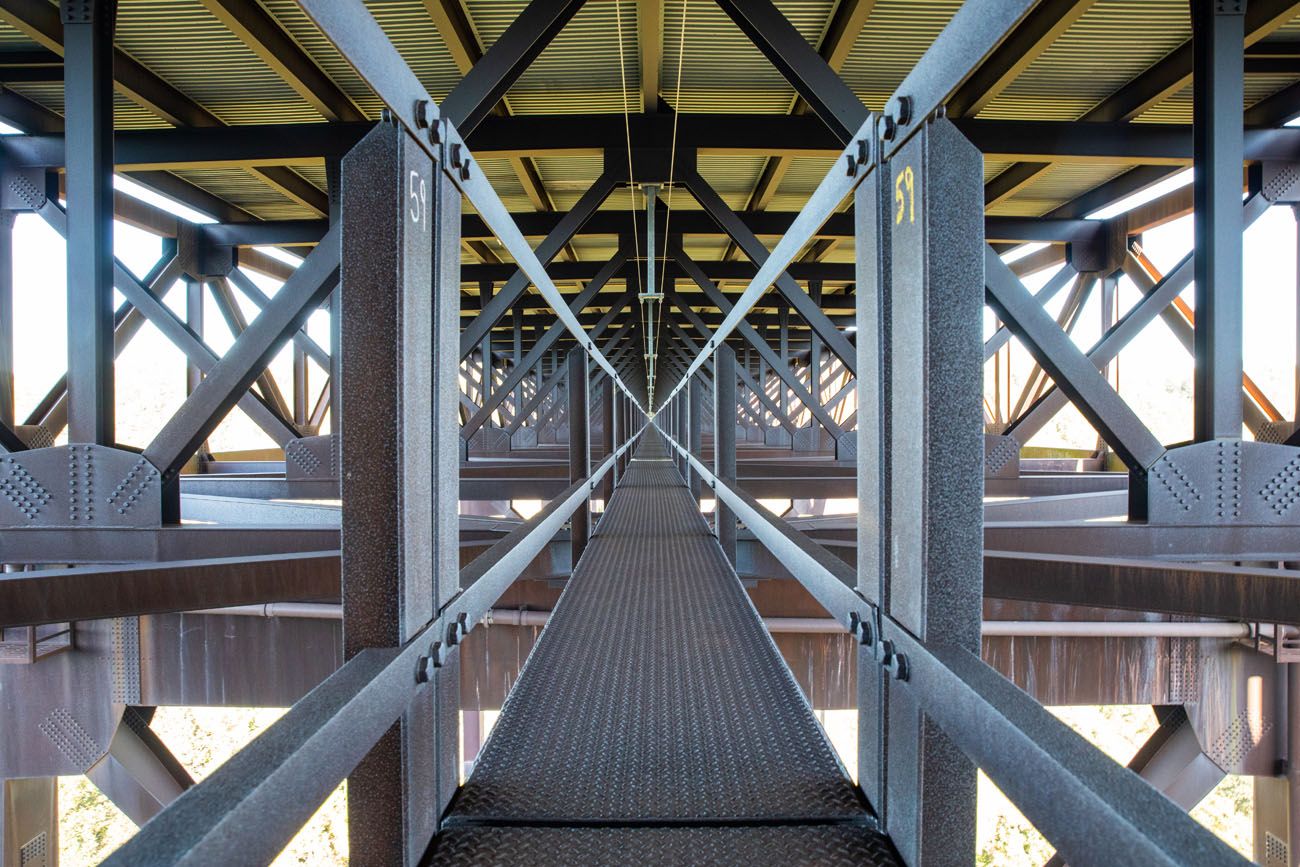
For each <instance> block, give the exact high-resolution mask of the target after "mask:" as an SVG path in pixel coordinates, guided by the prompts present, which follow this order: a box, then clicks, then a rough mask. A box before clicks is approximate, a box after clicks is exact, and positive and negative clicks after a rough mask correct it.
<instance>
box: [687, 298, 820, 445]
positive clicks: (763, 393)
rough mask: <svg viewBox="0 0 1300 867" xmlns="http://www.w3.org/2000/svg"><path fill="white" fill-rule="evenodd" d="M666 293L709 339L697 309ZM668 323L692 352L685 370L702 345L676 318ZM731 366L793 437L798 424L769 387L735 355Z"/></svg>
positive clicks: (759, 421)
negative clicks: (769, 392)
mask: <svg viewBox="0 0 1300 867" xmlns="http://www.w3.org/2000/svg"><path fill="white" fill-rule="evenodd" d="M664 294H665V295H666V296H667V298H668V300H669V301H671V302H672V303H673V304H674V305H676V307H677V309H678V310H680V311H681V312H682V315H683V317H685V319H686V321H687V322H689V323H690V324H691V325H692V326H694V328H695V330H696V331H697V332H699V334H700V336H701V338H703V339H704V340H708V339H709V337H710V334H711V332H710V331H709V328H708V326H707V325H705V324H704V322H703V321H702V320H701V319H700V318H699V316H697V315H696V314H695V311H693V310H691V308H690V307H689V306H687V305H686V304H684V303H683V302H682V299H681V296H679V295H678V294H677V293H676V292H671V293H668V292H666V293H664ZM668 325H669V327H671V328H672V329H673V333H674V334H676V335H677V336H678V337H679V338H680V339H681V341H682V343H684V344H685V345H686V349H687V350H688V351H689V352H690V353H691V355H690V356H687V357H686V358H685V364H684V365H683V367H682V371H683V372H684V370H685V368H686V367H687V366H689V365H690V359H691V358H693V357H695V356H698V355H699V354H700V351H701V347H700V345H699V344H697V343H696V342H695V341H694V340H692V339H691V337H690V335H688V334H687V333H686V332H685V330H684V329H683V328H682V327H681V326H680V325H678V324H677V322H676V321H675V320H673V319H669V320H668ZM754 336H755V338H756V339H757V340H758V341H762V338H761V337H757V335H754ZM724 345H725V344H724ZM677 349H678V350H679V351H680V347H678V348H677ZM706 366H707V365H706ZM731 366H732V369H733V370H734V371H735V373H736V374H737V376H738V377H739V378H740V381H741V382H742V383H743V384H744V386H745V387H746V388H748V389H749V390H750V391H751V392H752V393H753V394H754V396H755V397H756V398H757V399H758V401H759V404H760V405H761V406H764V407H766V408H767V410H768V412H770V413H771V414H772V415H773V417H775V418H776V420H777V422H778V423H779V424H780V425H781V427H783V428H785V429H786V430H787V431H788V432H789V433H790V436H792V437H793V436H794V434H795V431H796V430H797V426H796V425H795V423H794V422H793V421H792V420H791V419H790V417H789V416H788V415H786V413H785V412H784V411H783V410H782V409H781V407H780V406H779V405H778V404H777V403H776V401H774V400H773V399H772V397H771V396H770V395H769V394H768V393H767V389H766V388H765V387H763V386H762V385H760V384H759V383H758V382H755V380H754V377H753V375H752V374H750V372H749V371H748V370H746V369H745V368H744V367H737V366H736V365H735V361H734V356H733V360H732V365H731ZM714 381H715V382H716V381H717V379H716V377H715V379H714ZM732 391H733V392H734V391H735V383H732ZM746 410H747V411H749V412H750V416H751V417H754V415H753V412H752V411H751V410H749V408H748V407H746ZM754 418H755V421H756V422H758V424H759V426H760V427H761V426H762V421H761V420H759V419H758V418H756V417H754Z"/></svg>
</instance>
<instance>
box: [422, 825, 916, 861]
mask: <svg viewBox="0 0 1300 867" xmlns="http://www.w3.org/2000/svg"><path fill="white" fill-rule="evenodd" d="M425 863H427V864H436V865H443V867H452V865H475V864H484V865H487V864H583V865H589V867H606V865H608V867H623V865H625V864H640V865H648V867H652V865H664V867H668V865H672V867H677V865H681V864H782V865H791V867H798V865H807V867H812V865H819V867H821V865H825V867H837V865H844V867H850V865H855V867H861V865H884V867H889V865H896V864H901V863H902V862H901V861H899V860H898V857H897V856H896V855H895V854H894V851H893V848H892V847H891V846H890V845H889V841H888V840H886V839H885V838H883V837H881V836H880V835H879V834H876V833H873V832H872V831H870V830H868V829H866V828H860V827H854V826H844V825H824V826H813V827H809V826H802V827H800V826H791V827H784V828H773V827H766V828H502V827H496V828H453V829H450V830H448V831H446V832H444V833H443V834H442V835H441V836H440V837H439V838H438V841H437V845H436V848H435V849H434V850H433V851H432V852H431V853H430V856H429V858H428V859H426V862H425Z"/></svg>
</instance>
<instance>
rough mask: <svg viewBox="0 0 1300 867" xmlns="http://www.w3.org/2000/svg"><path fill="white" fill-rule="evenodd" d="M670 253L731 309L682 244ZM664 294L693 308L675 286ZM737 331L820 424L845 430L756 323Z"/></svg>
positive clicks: (712, 300) (709, 293)
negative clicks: (685, 251)
mask: <svg viewBox="0 0 1300 867" xmlns="http://www.w3.org/2000/svg"><path fill="white" fill-rule="evenodd" d="M669 255H671V256H672V257H673V259H674V260H675V261H676V262H677V263H678V264H679V265H680V266H681V267H682V269H683V270H685V271H686V272H687V274H688V275H690V277H691V279H693V280H694V281H695V282H696V284H698V285H699V287H700V288H701V289H702V290H704V294H705V297H707V298H708V299H709V303H711V304H713V305H714V306H716V307H717V308H718V309H719V310H720V311H721V312H722V313H723V314H724V315H726V314H728V313H730V312H731V305H730V303H729V302H728V301H727V299H726V297H725V296H723V294H722V293H721V292H720V291H718V287H716V286H714V285H713V283H712V282H711V281H710V280H709V279H708V278H707V277H705V276H704V275H703V274H702V273H700V270H699V268H698V267H697V266H696V265H695V262H694V261H693V260H692V259H691V258H690V257H688V256H687V255H686V254H685V253H684V252H683V251H682V250H681V248H680V246H674V248H673V249H672V250H671V251H670V253H669ZM664 294H665V295H666V296H668V297H670V298H672V300H673V303H674V304H676V305H677V307H678V308H679V309H682V310H690V308H689V306H688V305H687V304H686V302H684V301H683V300H682V299H681V297H680V296H679V295H677V293H676V292H675V291H673V290H672V289H669V288H667V287H664ZM700 324H702V323H700ZM736 331H737V332H738V333H739V334H740V336H741V337H743V338H744V339H745V341H746V342H747V343H749V345H750V346H752V347H754V349H755V351H757V352H758V355H759V357H760V358H762V359H763V360H764V361H766V362H767V365H768V367H770V368H771V369H772V372H773V373H775V374H776V376H777V379H778V381H779V382H780V383H781V384H782V386H783V389H782V391H783V392H784V389H785V388H788V389H789V390H790V391H792V392H794V394H795V397H797V398H799V400H800V402H801V403H803V405H804V406H806V407H808V411H809V412H811V413H812V415H813V417H814V418H816V419H817V421H818V423H819V424H821V426H822V427H824V428H826V430H828V431H829V432H830V434H831V436H833V437H838V436H839V435H840V434H841V433H843V431H842V430H841V429H840V426H839V425H838V424H836V423H835V419H833V418H832V417H831V414H830V413H829V412H827V411H826V408H825V407H824V406H822V404H821V401H819V400H817V398H816V397H814V396H813V394H811V393H810V392H809V391H808V389H807V387H805V386H804V384H803V383H802V382H801V381H800V380H799V378H798V377H797V376H795V374H794V371H792V370H791V369H790V366H789V365H788V364H786V363H784V362H783V360H782V359H781V358H780V357H779V356H778V355H777V354H776V353H775V352H773V351H772V347H771V346H770V345H768V342H767V341H766V340H765V339H764V338H763V337H762V335H760V334H759V333H758V332H756V331H755V330H754V328H753V326H751V325H750V324H749V323H748V322H745V321H743V320H742V321H741V322H739V323H737V325H736ZM705 339H706V340H708V339H709V337H706V338H705ZM781 403H782V404H784V403H785V400H784V399H782V401H781ZM781 415H782V416H786V411H785V407H784V406H782V408H781ZM791 424H793V423H791ZM792 433H793V431H792Z"/></svg>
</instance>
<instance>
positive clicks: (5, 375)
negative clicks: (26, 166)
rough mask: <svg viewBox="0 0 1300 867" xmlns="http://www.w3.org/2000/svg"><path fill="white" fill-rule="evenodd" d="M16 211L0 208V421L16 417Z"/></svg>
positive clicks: (10, 423) (10, 422)
mask: <svg viewBox="0 0 1300 867" xmlns="http://www.w3.org/2000/svg"><path fill="white" fill-rule="evenodd" d="M13 229H14V212H13V211H0V424H3V425H5V426H7V427H11V428H12V427H13V426H14V424H15V421H14V257H13V253H14V234H13Z"/></svg>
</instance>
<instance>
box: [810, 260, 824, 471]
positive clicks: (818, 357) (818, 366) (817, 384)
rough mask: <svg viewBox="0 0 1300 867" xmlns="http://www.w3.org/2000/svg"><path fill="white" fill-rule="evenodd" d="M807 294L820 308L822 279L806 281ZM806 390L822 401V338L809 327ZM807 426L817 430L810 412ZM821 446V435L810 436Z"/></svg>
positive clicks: (815, 444)
mask: <svg viewBox="0 0 1300 867" xmlns="http://www.w3.org/2000/svg"><path fill="white" fill-rule="evenodd" d="M808 295H809V297H811V298H812V300H813V301H814V302H816V304H817V307H818V308H819V309H820V308H821V306H822V281H820V280H809V281H808ZM808 391H810V392H812V396H813V398H814V399H815V400H816V401H817V402H818V403H822V402H823V398H822V339H821V337H819V336H818V334H817V332H816V331H815V330H812V329H809V333H808ZM808 428H809V429H810V430H813V431H816V430H817V419H815V418H814V417H813V414H812V413H809V414H808ZM820 446H821V435H820V434H818V435H817V436H815V437H813V438H812V447H813V448H819V447H820Z"/></svg>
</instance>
